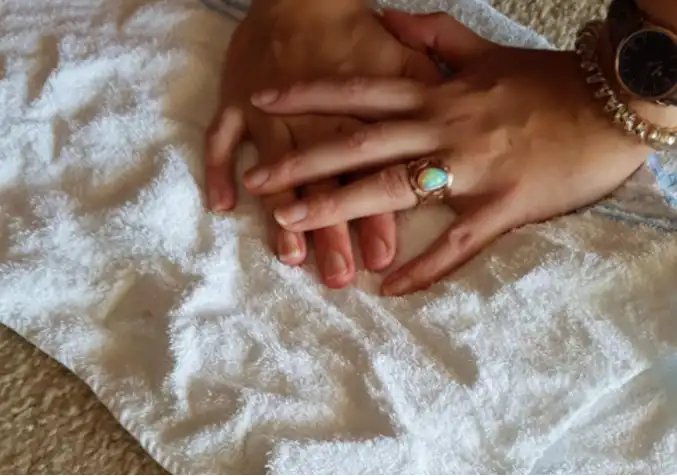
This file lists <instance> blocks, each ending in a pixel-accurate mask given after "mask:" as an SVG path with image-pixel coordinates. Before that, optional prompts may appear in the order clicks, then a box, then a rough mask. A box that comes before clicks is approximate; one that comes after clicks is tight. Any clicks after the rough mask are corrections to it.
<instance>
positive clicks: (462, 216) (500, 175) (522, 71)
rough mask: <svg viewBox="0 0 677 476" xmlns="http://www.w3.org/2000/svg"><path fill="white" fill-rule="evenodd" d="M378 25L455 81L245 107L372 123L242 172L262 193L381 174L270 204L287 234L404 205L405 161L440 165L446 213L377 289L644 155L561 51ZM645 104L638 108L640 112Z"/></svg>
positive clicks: (406, 24)
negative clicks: (424, 243)
mask: <svg viewBox="0 0 677 476" xmlns="http://www.w3.org/2000/svg"><path fill="white" fill-rule="evenodd" d="M385 23H386V24H388V25H389V27H390V28H391V30H393V31H395V32H397V33H398V34H399V36H400V39H401V40H402V41H404V42H405V43H407V44H409V45H410V46H412V47H415V48H419V49H421V50H425V49H429V48H434V49H435V51H436V53H437V54H438V55H440V56H441V57H442V58H444V59H445V60H446V61H447V62H448V63H450V64H451V65H452V66H453V67H454V69H455V70H456V71H457V74H456V75H455V76H454V78H453V79H452V80H451V81H449V82H447V83H445V84H443V85H436V86H426V85H423V84H421V83H417V82H414V81H406V80H392V79H362V80H359V81H355V80H352V81H348V82H346V81H341V80H323V81H316V82H312V83H309V84H306V85H298V86H295V87H294V88H291V89H289V90H286V91H282V92H278V93H277V94H276V95H271V94H270V93H268V95H267V96H266V95H262V96H255V97H254V98H253V102H254V103H255V104H257V105H258V106H259V107H260V108H262V110H265V111H266V112H269V113H271V114H299V113H307V112H314V113H325V114H351V115H354V116H357V117H361V118H365V119H367V118H368V119H374V118H378V119H379V123H378V125H372V126H368V127H366V128H365V129H363V130H361V131H360V132H358V133H357V134H355V135H354V136H353V137H351V138H349V139H347V140H346V139H344V140H338V141H333V142H328V143H325V144H322V145H319V146H316V147H311V148H308V149H305V150H303V151H300V152H299V153H297V154H294V155H290V156H288V157H286V158H285V159H283V160H281V161H279V162H277V163H276V164H275V165H274V166H272V167H257V168H255V169H253V170H251V171H249V172H248V173H247V174H246V175H245V186H246V187H247V188H248V189H249V191H250V192H251V193H254V194H258V195H265V194H268V193H271V192H272V193H274V192H276V191H278V190H284V189H287V188H289V187H290V186H296V185H300V184H303V183H305V182H307V181H312V180H317V179H320V178H322V177H327V176H334V175H336V174H341V173H345V172H348V171H354V170H360V169H362V168H367V169H374V168H382V170H381V171H380V172H378V173H376V174H373V175H371V176H369V177H366V178H364V179H362V180H361V181H358V182H355V183H353V184H350V185H348V186H346V187H343V188H341V189H338V190H335V191H332V192H329V193H324V194H322V195H318V196H316V197H312V198H308V199H304V200H300V201H297V202H295V203H292V204H288V205H286V206H283V207H278V208H277V209H276V210H275V217H276V218H277V221H278V223H280V225H281V226H283V227H284V228H285V229H287V230H293V231H297V232H300V231H308V230H312V229H315V228H317V227H323V226H328V225H331V224H332V223H335V222H337V221H341V220H347V219H354V218H358V217H361V216H364V215H369V214H373V213H383V212H391V211H397V210H403V209H407V208H410V207H412V206H414V205H415V204H416V203H417V198H416V196H415V195H414V193H413V191H412V189H411V187H410V186H409V183H408V173H407V169H406V166H405V165H404V163H406V162H409V161H410V160H412V159H415V158H419V157H429V156H432V157H435V158H437V159H440V160H442V161H444V162H445V164H446V165H447V166H448V167H449V169H450V170H451V171H452V172H453V174H454V176H455V182H454V186H453V188H452V193H451V197H450V200H449V204H450V205H451V206H452V207H453V209H454V210H455V211H456V212H457V213H458V214H459V218H458V220H457V221H456V223H454V225H453V226H452V227H451V228H450V229H449V230H448V231H447V232H446V233H445V234H444V235H443V236H441V237H440V238H439V240H438V241H437V242H436V243H435V244H434V245H433V246H432V247H431V248H430V249H429V250H427V251H425V252H424V253H423V254H422V255H420V256H419V257H417V258H416V259H414V260H413V261H411V262H410V263H407V264H405V265H404V266H403V267H402V268H401V269H399V270H396V271H395V272H394V273H393V274H392V275H390V276H389V277H388V278H387V279H386V280H385V282H384V286H383V293H384V294H387V295H402V294H407V293H410V292H414V291H417V290H421V289H425V288H426V287H428V286H429V285H430V284H432V283H434V282H436V281H438V280H439V279H441V278H442V277H444V276H446V275H448V274H449V273H451V272H452V271H454V270H455V269H457V268H458V267H459V266H460V265H462V264H463V263H465V262H466V261H467V260H469V259H471V258H472V257H473V256H474V255H476V254H477V253H478V252H479V251H480V250H482V249H483V248H484V247H486V246H487V245H488V244H490V243H491V242H492V241H493V240H495V239H496V238H497V237H499V236H500V235H501V234H503V233H505V232H507V231H509V230H510V229H513V228H515V227H518V226H520V225H523V224H527V223H534V222H539V221H542V220H546V219H549V218H551V217H555V216H559V215H562V214H565V213H568V212H570V211H574V210H576V209H578V208H581V207H583V206H585V205H588V204H591V203H593V202H595V201H597V200H599V199H601V198H603V197H604V196H605V195H607V194H608V193H610V192H612V191H613V190H614V189H616V188H617V187H618V186H620V185H621V184H622V183H623V182H624V181H625V180H626V179H627V178H628V177H629V176H630V175H631V174H632V173H633V172H634V171H635V170H636V169H637V168H638V167H639V166H640V165H641V164H642V162H643V161H644V160H645V158H646V157H647V155H648V153H649V152H650V150H649V149H648V148H647V147H645V146H643V145H642V144H640V143H639V142H638V141H637V140H635V139H634V138H631V137H628V136H626V135H625V134H624V133H622V132H621V131H619V129H617V128H616V127H615V126H613V125H611V124H610V122H609V120H608V118H607V117H606V116H604V115H603V114H602V112H601V110H602V108H601V105H600V104H599V103H598V102H595V101H594V100H593V99H592V94H591V89H590V87H589V86H588V85H587V84H586V82H585V80H584V77H583V75H582V74H581V72H580V69H579V66H578V60H577V58H576V56H575V54H573V53H568V52H553V51H536V50H523V49H516V48H506V47H501V46H498V45H495V44H492V43H489V42H487V41H485V40H483V39H481V38H479V37H477V36H474V35H473V34H472V33H471V32H469V31H468V30H465V29H464V27H462V26H461V25H460V24H458V23H457V22H456V21H454V20H453V19H452V18H451V17H448V16H446V15H426V16H412V15H407V14H402V13H396V12H389V13H388V14H387V15H386V17H385ZM459 35H461V36H462V37H463V38H464V41H463V48H462V49H459V48H458V47H457V45H458V38H459ZM656 108H659V107H658V106H656ZM653 110H654V109H653V108H652V107H648V106H647V107H646V109H645V112H646V114H647V115H649V114H651V113H652V111H653ZM664 110H665V108H659V109H655V111H658V112H659V113H660V114H663V111H664ZM663 118H664V119H665V117H663ZM338 157H340V158H341V160H338ZM262 177H265V178H266V180H265V181H262V180H261V178H262Z"/></svg>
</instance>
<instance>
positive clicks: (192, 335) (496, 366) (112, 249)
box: [0, 0, 677, 474]
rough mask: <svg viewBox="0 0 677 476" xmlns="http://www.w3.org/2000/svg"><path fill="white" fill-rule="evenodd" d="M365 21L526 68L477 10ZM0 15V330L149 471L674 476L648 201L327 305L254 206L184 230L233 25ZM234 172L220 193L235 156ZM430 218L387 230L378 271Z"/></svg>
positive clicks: (661, 268) (465, 3) (409, 247)
mask: <svg viewBox="0 0 677 476" xmlns="http://www.w3.org/2000/svg"><path fill="white" fill-rule="evenodd" d="M209 1H210V3H211V4H212V7H218V6H219V5H217V4H216V2H218V1H219V0H209ZM385 3H387V4H388V5H390V6H392V7H396V8H398V7H399V8H402V7H406V8H408V9H410V10H419V11H432V10H445V11H448V12H451V13H453V14H454V15H456V16H457V17H458V18H460V19H461V20H462V21H464V22H466V23H468V24H469V25H470V26H471V27H472V28H473V29H474V30H475V31H478V32H480V33H481V34H483V35H486V36H488V37H490V38H491V39H492V40H495V41H498V42H501V43H507V44H512V45H515V46H522V47H538V48H547V47H548V45H547V43H546V42H545V41H544V40H543V39H542V38H540V37H538V36H537V35H536V34H535V33H534V32H531V31H529V30H527V29H525V28H523V27H521V26H518V25H516V24H514V23H512V22H510V21H508V20H507V19H505V18H504V17H503V16H501V15H500V14H498V13H497V12H496V11H495V10H493V9H492V8H491V7H490V6H489V5H488V4H487V3H486V2H480V1H477V0H456V1H454V2H451V1H447V0H392V1H390V2H382V3H381V4H385ZM220 6H221V7H222V6H223V4H220ZM2 8H3V12H4V13H6V14H4V15H2V16H0V73H1V74H2V76H1V78H2V79H1V80H0V103H2V105H3V107H2V108H0V164H1V166H0V323H2V324H5V325H8V326H10V327H11V328H13V329H15V330H16V331H17V332H18V333H20V334H21V335H22V336H24V337H25V338H27V339H29V340H30V341H31V342H33V343H34V344H35V345H37V346H38V347H39V348H40V349H41V350H43V351H44V352H46V353H48V354H49V355H51V356H53V357H54V358H56V359H57V360H58V361H59V362H62V363H63V364H64V365H67V366H68V367H69V368H70V369H71V370H72V371H73V372H74V373H75V374H76V375H78V376H79V377H80V378H82V379H83V380H84V381H85V382H86V383H87V384H88V385H89V386H90V387H91V388H92V389H93V391H94V392H95V393H96V395H97V396H98V397H99V398H100V399H101V401H102V402H103V403H104V404H105V405H106V406H107V407H108V408H110V410H111V412H112V414H113V415H115V417H116V418H118V419H119V420H120V422H121V423H122V424H123V425H124V426H125V428H127V429H128V430H129V431H130V433H131V434H133V435H134V436H135V437H136V438H138V439H139V441H140V442H141V443H142V445H143V447H144V448H146V449H148V451H149V452H150V454H151V455H152V456H153V457H154V458H155V459H157V460H158V461H159V462H160V463H161V464H162V465H163V466H164V467H165V468H167V469H168V470H169V471H170V472H172V473H179V474H189V473H190V474H192V473H198V474H212V473H215V474H243V473H260V472H263V471H266V470H267V471H269V472H271V473H275V474H449V473H454V474H456V473H461V474H487V473H501V474H502V473H518V474H523V473H524V472H525V471H527V470H531V471H533V472H540V473H543V474H546V473H573V474H583V473H585V474H588V473H595V474H600V473H603V474H619V473H622V474H625V473H635V474H638V473H639V474H659V473H667V474H670V473H675V472H677V457H676V456H675V455H677V426H676V425H677V416H676V415H677V413H676V412H677V411H676V410H674V408H677V405H675V402H674V400H675V398H677V397H676V396H677V386H676V385H674V381H677V378H676V377H675V375H677V373H676V372H675V371H674V368H677V367H675V366H674V365H673V364H672V363H671V362H672V361H671V360H670V358H671V356H672V357H674V355H677V337H676V336H677V334H675V332H672V331H671V329H672V327H670V325H669V323H670V322H672V321H673V320H674V319H673V317H674V312H673V311H674V309H676V308H677V301H676V299H677V298H676V297H674V283H675V282H677V268H676V267H675V266H674V262H675V259H673V258H675V256H676V255H677V243H676V242H675V240H674V235H671V234H668V233H663V232H661V231H660V230H659V228H658V227H655V228H650V227H649V226H647V224H655V223H659V224H661V225H662V226H664V229H667V228H668V227H669V226H670V224H671V223H672V222H673V221H674V211H673V210H672V209H670V207H669V206H668V205H667V204H666V203H665V201H664V200H663V196H662V195H661V190H660V189H658V188H657V187H656V186H655V184H652V183H650V182H646V181H639V180H637V179H636V178H633V179H632V180H630V181H629V182H628V184H626V185H625V186H624V187H622V188H621V189H619V191H618V192H617V193H615V194H613V196H612V197H610V198H609V199H608V200H607V201H605V202H603V203H601V204H598V205H596V206H594V207H591V208H590V209H587V210H583V211H581V212H580V213H576V214H572V215H569V216H566V217H561V218H558V219H556V220H552V221H550V222H548V223H543V224H538V225H532V226H527V227H523V228H521V229H519V230H516V231H515V232H513V233H510V234H508V235H506V236H504V237H503V238H501V239H499V240H497V241H496V242H495V243H493V244H492V245H491V246H489V247H487V249H486V250H484V251H483V252H482V253H481V254H480V255H479V256H477V257H476V258H475V259H473V260H472V261H471V262H470V263H468V264H467V265H466V266H464V267H463V269H461V270H459V271H458V272H457V273H455V275H454V276H453V277H450V278H448V279H445V280H442V281H441V282H439V283H437V284H435V285H434V286H433V287H432V288H431V289H430V290H428V291H426V292H420V293H417V294H415V295H413V296H408V297H406V298H399V299H394V298H384V297H381V296H379V295H378V289H379V287H380V285H381V280H382V276H381V275H379V274H376V273H370V272H366V271H360V272H358V276H357V279H356V281H355V283H354V285H352V286H350V287H348V288H347V289H344V290H340V291H335V290H327V289H325V288H324V287H322V285H321V283H320V282H319V280H318V279H317V267H316V266H315V265H314V264H313V261H312V260H309V262H308V263H307V264H306V265H304V266H303V267H302V268H291V267H288V266H285V265H283V264H281V263H280V262H279V261H277V260H276V259H275V257H274V255H273V254H272V253H271V251H270V250H269V248H268V246H267V230H266V217H265V213H264V211H263V210H262V209H261V207H260V204H259V202H258V200H256V199H255V198H254V197H251V196H250V195H249V194H246V193H244V191H243V190H239V202H238V206H237V208H236V209H235V210H234V211H233V212H232V213H229V214H227V215H226V216H214V215H211V214H209V213H207V212H206V211H205V208H204V191H203V189H202V186H203V182H204V180H203V164H202V155H203V152H204V134H203V131H204V129H205V128H206V127H207V125H208V124H209V123H210V120H211V117H212V116H213V114H214V113H215V111H216V108H217V107H218V101H215V98H218V97H220V96H219V88H220V85H221V80H222V74H223V71H222V61H223V56H224V53H225V49H226V48H227V45H228V41H229V39H230V36H231V34H232V32H233V30H234V28H235V27H236V22H235V21H233V20H232V19H230V18H228V17H227V16H224V15H221V14H219V13H216V12H215V11H214V10H209V9H207V8H205V7H204V5H203V4H202V3H201V2H200V1H198V0H172V1H164V0H120V1H117V2H111V1H108V0H94V1H91V2H85V3H83V2H76V3H73V2H72V1H69V0H50V1H47V0H37V1H34V2H26V1H24V0H3V3H2ZM219 11H225V10H222V9H220V10H219ZM242 13H243V11H242V10H241V11H240V12H239V14H240V16H241V15H242ZM237 158H238V159H239V160H238V167H237V174H238V177H239V176H240V175H241V174H242V173H243V171H244V170H246V169H247V168H248V167H249V166H251V165H252V164H254V163H255V162H256V159H257V158H256V153H255V150H254V148H253V147H251V145H248V146H245V147H243V148H242V149H241V150H239V151H238V153H237ZM651 167H652V168H653V169H656V170H657V167H659V166H658V165H657V164H656V163H655V162H654V161H652V162H651ZM657 173H658V172H657ZM661 174H662V175H661V176H662V177H663V179H662V180H663V181H671V179H670V176H669V172H666V171H664V172H661ZM619 210H621V212H619ZM609 218H614V220H610V219H609ZM453 219H454V217H453V215H452V214H451V213H450V212H449V210H446V209H444V208H436V207H420V208H418V209H416V210H413V211H410V212H407V213H403V214H401V215H400V217H399V220H398V237H397V241H398V243H399V244H400V245H399V247H398V254H397V262H396V263H395V266H399V265H401V264H403V263H404V262H406V261H408V260H409V259H411V258H413V257H415V256H417V255H418V254H420V253H421V252H422V251H423V250H424V249H425V248H426V247H427V246H428V245H429V244H430V243H431V242H432V241H434V237H435V236H438V235H439V234H440V233H442V232H443V231H444V230H445V229H446V228H447V227H448V226H449V225H450V224H451V223H452V221H453ZM661 359H663V360H661ZM654 363H656V364H655V366H654V367H653V368H652V369H653V370H650V371H646V370H647V369H648V368H649V366H651V365H653V364H654ZM640 373H641V374H640ZM632 377H635V378H632Z"/></svg>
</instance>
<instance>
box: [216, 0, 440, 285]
mask: <svg viewBox="0 0 677 476" xmlns="http://www.w3.org/2000/svg"><path fill="white" fill-rule="evenodd" d="M352 74H360V75H369V76H410V77H416V78H418V79H420V80H423V81H424V80H426V79H428V80H430V81H439V79H440V75H439V72H438V70H437V68H436V66H435V64H434V63H433V62H432V61H431V60H430V59H429V58H428V57H427V55H425V54H423V53H421V52H418V51H415V50H413V49H411V48H407V47H406V46H405V45H403V44H402V43H400V42H399V41H398V40H397V39H396V38H395V37H394V36H393V35H391V34H390V33H389V32H388V31H387V30H386V29H385V28H384V27H383V26H382V25H381V23H380V22H379V21H378V19H377V17H376V15H375V13H374V12H373V11H372V10H371V9H370V8H368V7H367V5H366V2H365V1H364V0H340V1H339V0H336V1H334V0H332V1H326V2H325V1H316V0H312V1H308V0H275V1H273V0H261V1H254V2H253V3H252V8H251V10H250V12H249V14H248V15H247V18H246V19H245V20H244V21H243V22H242V23H241V24H240V25H239V26H238V28H237V30H236V32H235V34H234V35H233V38H232V41H231V44H230V46H229V49H228V55H227V58H226V63H225V66H224V72H223V87H222V90H221V94H222V98H221V106H220V108H219V111H218V113H217V114H216V115H215V117H214V121H213V123H212V126H211V127H210V128H209V130H208V132H207V140H206V146H207V147H206V149H207V150H206V164H207V167H206V186H207V189H208V194H207V195H208V197H209V206H210V208H211V209H212V210H213V211H215V212H226V211H228V210H230V209H231V208H233V207H234V206H235V201H236V196H235V189H236V187H235V184H234V177H233V173H232V166H233V150H234V149H235V147H236V146H237V145H238V144H239V143H240V141H241V140H243V139H244V138H245V136H248V137H249V138H250V139H251V140H252V141H253V143H254V145H255V146H256V148H257V149H258V151H259V162H261V163H266V164H272V163H274V162H275V161H277V160H279V159H280V158H281V157H284V156H285V155H286V154H288V153H290V152H291V151H292V150H294V149H296V148H297V147H308V146H310V145H312V144H315V143H317V142H318V141H322V140H330V139H335V138H336V137H341V136H344V135H346V134H348V133H350V132H351V131H354V130H356V129H357V128H358V127H360V126H361V123H360V122H359V121H358V120H357V119H356V118H353V117H350V116H346V115H335V116H326V115H310V114H302V115H295V116H286V117H280V116H271V115H269V114H265V113H263V112H261V111H260V110H258V109H256V108H254V107H252V105H251V102H250V97H251V95H252V93H253V92H255V91H260V90H262V89H267V88H280V87H285V86H288V85H290V84H293V83H295V82H298V81H306V80H310V79H314V78H318V77H324V76H333V77H346V76H348V75H352ZM337 160H341V159H340V158H338V159H337ZM338 186H339V181H338V177H327V178H326V179H325V180H321V181H313V182H310V183H307V184H304V187H302V188H300V189H299V190H298V192H299V193H300V194H301V195H304V196H309V195H313V194H315V193H319V192H326V191H329V190H332V189H335V188H337V187H338ZM296 192H297V189H295V188H293V187H290V188H288V189H285V190H279V191H278V192H277V193H276V194H272V195H268V196H266V197H263V200H262V202H263V205H264V208H265V209H266V212H267V213H266V215H267V218H268V219H269V220H268V224H267V231H268V233H269V236H270V239H269V241H270V244H271V247H272V248H273V251H274V252H275V253H276V254H277V256H278V257H279V259H280V260H281V261H282V262H284V263H285V264H288V265H292V266H295V265H298V264H301V263H302V262H304V261H305V259H306V256H307V255H306V254H307V245H306V238H305V234H304V233H298V232H292V231H289V230H284V229H282V228H280V226H279V225H278V224H277V223H275V221H274V220H273V219H272V210H273V209H274V208H275V207H279V206H282V205H284V204H286V203H289V202H290V201H293V200H294V199H295V198H296ZM356 225H357V226H356V228H357V235H358V239H359V244H360V247H361V250H362V256H363V262H364V264H365V266H366V267H367V268H368V269H371V270H378V269H383V268H384V267H387V266H388V265H389V264H390V263H391V262H392V259H393V258H394V256H395V247H396V239H395V221H394V217H393V215H392V214H383V215H377V216H371V217H367V218H365V219H363V220H358V221H357V223H356ZM312 236H313V238H314V244H315V259H316V261H317V265H318V270H319V272H320V276H321V279H322V281H323V282H324V284H325V285H327V286H329V287H331V288H340V287H343V286H345V285H347V284H349V283H350V282H351V281H352V279H353V277H354V273H355V260H354V255H353V251H352V245H351V239H350V235H349V231H348V225H347V224H346V222H337V223H334V224H332V225H331V226H327V227H324V228H322V229H320V230H317V231H314V232H313V233H312Z"/></svg>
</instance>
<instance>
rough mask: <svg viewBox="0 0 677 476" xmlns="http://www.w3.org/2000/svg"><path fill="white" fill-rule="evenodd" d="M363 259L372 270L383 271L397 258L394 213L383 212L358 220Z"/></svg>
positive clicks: (365, 264)
mask: <svg viewBox="0 0 677 476" xmlns="http://www.w3.org/2000/svg"><path fill="white" fill-rule="evenodd" d="M356 228H357V236H358V240H359V243H360V249H361V250H362V261H364V266H365V267H366V268H367V269H368V270H370V271H381V270H383V269H385V268H387V267H388V266H390V265H391V264H392V262H393V260H394V259H395V251H396V247H397V230H396V223H395V214H394V213H383V214H381V215H374V216H370V217H366V218H362V219H361V220H358V221H357V224H356Z"/></svg>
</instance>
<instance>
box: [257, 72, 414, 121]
mask: <svg viewBox="0 0 677 476" xmlns="http://www.w3.org/2000/svg"><path fill="white" fill-rule="evenodd" d="M425 92H426V88H425V86H424V85H423V84H421V83H418V82H416V81H412V80H410V79H402V78H352V79H348V80H345V79H344V80H341V79H338V80H336V79H334V80H320V81H313V82H309V83H303V84H299V85H297V86H293V87H292V88H290V89H287V90H285V91H278V90H272V89H271V90H267V91H261V92H259V93H257V94H254V95H253V96H252V98H251V102H252V104H254V106H256V107H259V108H261V109H263V110H265V111H266V112H269V113H274V114H308V113H316V114H349V115H353V116H357V117H360V118H362V119H379V118H383V117H392V116H393V115H394V114H403V113H410V112H413V111H416V110H418V109H420V108H421V107H422V106H423V105H424V102H425Z"/></svg>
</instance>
